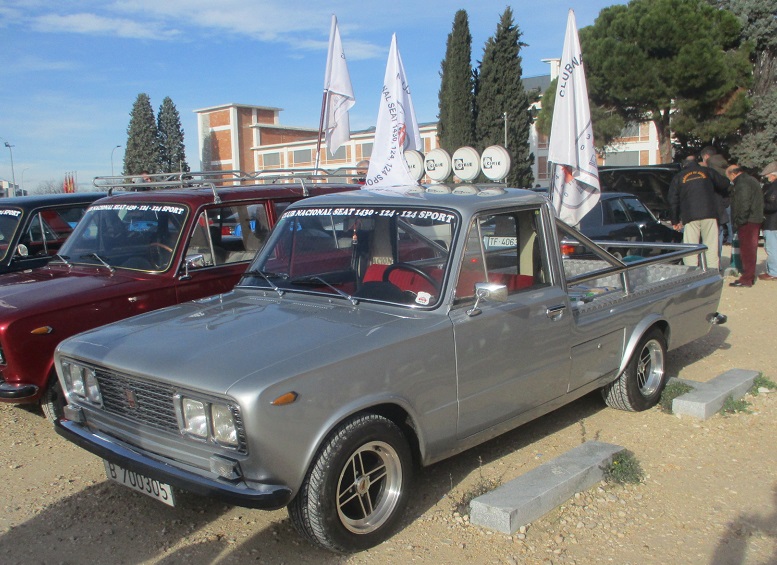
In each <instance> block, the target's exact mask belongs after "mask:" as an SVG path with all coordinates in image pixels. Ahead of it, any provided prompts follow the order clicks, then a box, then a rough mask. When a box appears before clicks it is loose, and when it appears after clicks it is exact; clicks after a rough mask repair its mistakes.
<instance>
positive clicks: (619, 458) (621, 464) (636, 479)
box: [604, 449, 645, 485]
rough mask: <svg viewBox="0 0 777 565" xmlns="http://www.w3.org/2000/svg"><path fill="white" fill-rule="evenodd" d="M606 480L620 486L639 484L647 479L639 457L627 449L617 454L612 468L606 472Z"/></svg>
mask: <svg viewBox="0 0 777 565" xmlns="http://www.w3.org/2000/svg"><path fill="white" fill-rule="evenodd" d="M604 478H605V480H606V481H607V482H609V483H618V484H619V485H624V484H638V483H641V482H642V480H643V479H644V478H645V472H644V471H643V470H642V465H640V464H639V460H638V459H637V456H636V455H634V453H632V452H631V451H629V450H628V449H627V450H624V451H621V452H620V453H616V454H615V456H614V457H613V458H612V463H611V464H610V466H609V467H608V468H607V469H605V470H604Z"/></svg>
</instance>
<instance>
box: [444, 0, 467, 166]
mask: <svg viewBox="0 0 777 565" xmlns="http://www.w3.org/2000/svg"><path fill="white" fill-rule="evenodd" d="M471 58H472V35H471V34H470V32H469V19H468V17H467V12H466V11H465V10H459V11H458V12H456V15H455V17H454V18H453V29H452V30H451V33H450V34H449V35H448V43H447V47H446V50H445V59H443V61H442V64H441V67H442V68H441V71H440V79H441V80H440V94H439V100H440V115H439V123H438V126H437V128H438V129H437V135H438V136H439V137H440V145H441V146H442V147H443V149H445V150H446V151H448V152H449V153H453V152H454V151H455V150H456V149H458V148H459V147H464V146H467V145H474V144H475V122H474V114H473V109H474V104H475V98H474V93H473V92H474V76H473V73H472V64H471Z"/></svg>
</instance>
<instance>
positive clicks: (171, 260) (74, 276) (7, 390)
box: [0, 181, 359, 419]
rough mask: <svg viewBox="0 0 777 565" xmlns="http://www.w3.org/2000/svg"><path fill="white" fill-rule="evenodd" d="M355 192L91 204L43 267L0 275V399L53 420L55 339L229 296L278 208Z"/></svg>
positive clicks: (246, 193)
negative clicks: (29, 406)
mask: <svg viewBox="0 0 777 565" xmlns="http://www.w3.org/2000/svg"><path fill="white" fill-rule="evenodd" d="M230 182H232V181H230ZM144 188H145V187H144ZM356 188H359V187H358V186H357V185H353V184H345V183H343V184H323V183H322V184H310V183H308V184H302V183H293V184H292V183H289V184H269V185H261V184H259V185H257V184H254V185H253V186H231V187H227V188H218V189H216V188H213V187H211V188H204V187H200V188H174V189H164V190H143V191H133V192H125V193H122V194H116V195H114V196H109V197H107V198H104V199H102V200H99V201H98V202H96V203H95V204H94V205H92V206H91V207H90V208H89V209H88V210H87V212H86V214H85V215H84V217H83V219H82V220H81V222H80V223H79V224H78V225H77V227H76V228H75V229H74V231H73V233H72V234H71V236H70V238H69V239H68V240H67V241H66V242H65V244H64V245H63V246H62V247H61V248H60V250H59V255H57V256H56V258H55V259H54V260H52V261H51V262H50V263H49V264H48V265H47V266H45V267H41V268H39V269H35V270H32V271H28V272H19V273H9V274H7V275H4V276H2V277H0V402H10V403H35V402H40V403H41V405H42V407H43V410H44V412H45V413H46V415H47V416H48V417H49V418H51V419H54V418H55V417H56V416H57V415H58V413H59V411H60V409H61V406H62V395H61V392H60V388H59V384H58V381H57V378H56V374H55V371H54V368H53V355H54V350H55V348H56V346H57V345H58V344H59V342H61V341H62V340H63V339H65V338H67V337H69V336H71V335H74V334H77V333H80V332H83V331H85V330H88V329H92V328H95V327H98V326H102V325H104V324H108V323H110V322H115V321H117V320H121V319H123V318H128V317H130V316H134V315H135V314H140V313H143V312H148V311H150V310H156V309H157V308H162V307H165V306H171V305H174V304H177V303H180V302H185V301H188V300H194V299H197V298H203V297H206V296H211V295H214V294H218V293H222V292H226V291H229V290H231V289H232V287H233V286H234V285H235V283H237V281H238V280H239V279H240V276H241V275H242V273H243V272H244V271H245V268H246V266H247V264H248V262H249V261H250V260H251V259H253V257H254V255H255V254H256V251H257V250H258V249H259V248H260V246H261V245H262V243H263V242H264V238H265V237H266V235H267V233H268V231H269V229H270V228H271V227H272V226H273V225H274V224H275V221H276V219H277V218H278V216H279V215H280V213H281V212H282V211H283V210H284V209H285V208H286V206H288V205H289V204H290V203H291V202H294V201H296V200H300V199H301V198H303V197H305V196H314V195H320V194H325V193H329V192H339V191H344V190H353V189H356ZM238 226H239V229H237V228H238Z"/></svg>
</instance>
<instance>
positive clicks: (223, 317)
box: [59, 290, 448, 394]
mask: <svg viewBox="0 0 777 565" xmlns="http://www.w3.org/2000/svg"><path fill="white" fill-rule="evenodd" d="M402 314H409V315H407V316H401V315H397V314H396V313H388V312H385V311H380V310H378V309H376V305H374V304H373V305H369V304H366V303H362V304H359V305H358V306H352V305H351V304H350V303H349V302H348V301H345V300H342V301H341V300H339V299H337V300H335V301H329V300H327V299H324V298H320V297H311V296H300V295H293V294H286V295H284V296H283V297H278V296H277V295H276V294H275V293H261V292H260V293H257V292H252V291H247V290H235V291H233V292H231V293H228V294H225V295H219V296H215V297H210V298H208V299H203V300H198V301H194V302H189V303H184V304H180V305H177V306H172V307H169V308H164V309H162V310H157V311H155V312H149V313H148V314H143V315H141V316H136V317H134V318H130V319H127V320H123V321H121V322H116V323H114V324H110V325H108V326H103V327H102V328H98V329H96V330H91V331H89V332H85V333H83V334H80V335H77V336H74V337H72V338H70V339H68V340H66V341H64V342H63V343H62V344H61V345H60V347H59V354H60V355H67V356H73V357H77V358H81V359H83V360H87V361H92V362H95V363H96V364H98V365H103V366H106V367H110V368H111V369H113V370H116V371H119V372H123V373H128V374H132V375H136V376H140V377H151V378H153V379H155V380H159V381H163V382H167V383H170V384H173V385H179V386H182V387H185V388H193V389H199V390H202V391H207V392H212V393H216V394H228V393H229V390H230V388H231V387H233V386H235V385H236V384H238V383H239V382H240V381H242V380H243V379H246V378H249V377H250V378H251V379H252V381H251V383H252V388H255V387H256V386H257V385H259V384H260V383H262V382H263V383H264V384H272V383H274V382H276V381H279V380H281V379H282V378H283V377H284V376H286V375H288V376H292V375H296V374H300V373H302V372H305V371H309V370H311V369H314V368H316V367H323V366H326V365H327V364H328V363H331V362H335V361H336V360H338V359H342V358H344V357H347V356H351V355H356V354H360V353H362V352H364V350H365V349H367V348H370V347H382V346H384V345H386V344H390V343H391V342H392V341H394V340H400V339H407V338H408V337H409V336H412V334H413V333H415V331H419V332H423V331H424V329H423V328H424V327H428V326H429V324H430V323H432V322H431V320H429V316H428V314H427V315H426V316H424V315H423V314H422V315H419V316H414V315H413V312H412V311H403V312H402ZM433 318H438V317H437V316H433ZM444 319H445V320H447V319H448V318H447V317H444ZM403 320H404V321H406V322H408V323H397V322H400V321H403ZM436 323H439V321H437V322H436ZM408 325H409V326H410V327H408Z"/></svg>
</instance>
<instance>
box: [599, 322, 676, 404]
mask: <svg viewBox="0 0 777 565" xmlns="http://www.w3.org/2000/svg"><path fill="white" fill-rule="evenodd" d="M666 378H667V377H666V339H665V338H664V334H663V333H662V332H661V331H660V330H659V329H657V328H653V329H651V330H650V331H648V332H647V333H646V334H645V335H643V336H642V339H640V340H639V344H638V345H637V348H636V349H635V350H634V353H633V354H632V356H631V359H629V364H628V365H626V369H625V370H624V371H623V373H621V375H620V376H619V377H618V378H617V379H616V380H614V381H613V382H611V383H610V384H608V385H607V386H605V387H604V388H603V389H602V396H603V397H604V401H605V402H606V403H607V405H608V406H611V407H613V408H618V409H620V410H628V411H631V412H641V411H642V410H647V409H648V408H652V407H653V406H655V405H656V404H657V403H658V401H659V400H660V399H661V393H662V392H663V390H664V386H666Z"/></svg>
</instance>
